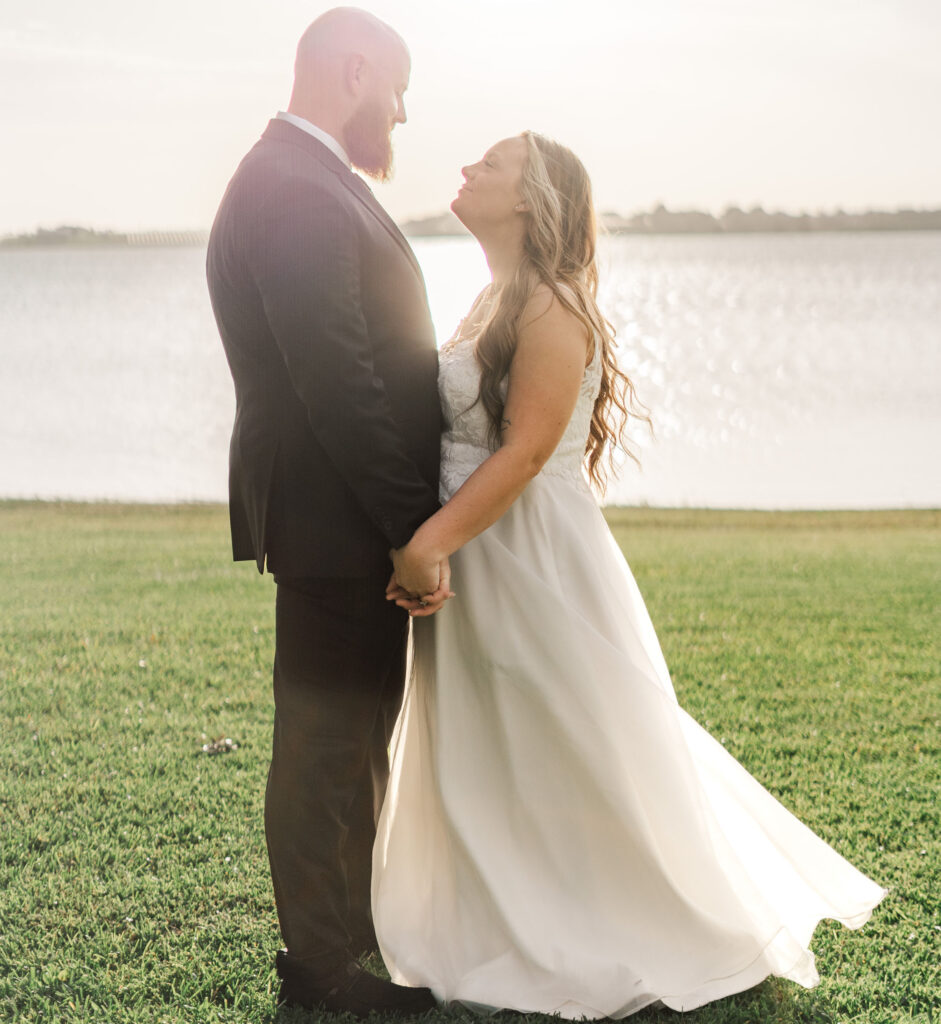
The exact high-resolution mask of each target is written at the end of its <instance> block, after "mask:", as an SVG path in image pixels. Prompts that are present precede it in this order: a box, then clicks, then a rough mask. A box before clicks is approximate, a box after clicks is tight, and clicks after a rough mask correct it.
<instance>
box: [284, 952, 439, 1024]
mask: <svg viewBox="0 0 941 1024" xmlns="http://www.w3.org/2000/svg"><path fill="white" fill-rule="evenodd" d="M275 967H276V969H277V971H278V977H279V978H280V979H281V991H280V993H279V995H278V1002H279V1003H282V1004H284V1005H287V1006H302V1007H304V1009H307V1010H313V1009H323V1010H328V1011H330V1012H332V1013H352V1014H353V1016H354V1017H368V1016H369V1014H370V1013H374V1012H375V1013H381V1014H384V1015H386V1016H394V1017H412V1016H417V1015H418V1014H420V1013H425V1012H426V1011H427V1010H433V1009H434V1008H435V1006H436V1005H437V1003H436V1002H435V997H434V996H433V995H432V994H431V989H427V988H408V987H406V986H405V985H396V984H394V983H393V982H391V981H386V980H385V979H383V978H377V977H376V975H375V974H370V973H369V971H365V970H363V968H362V967H360V966H359V964H358V963H356V961H355V960H350V961H348V962H346V963H344V964H341V965H340V966H339V967H336V968H334V969H333V970H330V971H324V972H320V971H314V970H312V969H311V968H310V967H308V966H307V965H306V964H305V963H304V961H303V960H299V959H298V958H297V957H294V956H291V954H290V953H288V952H287V951H286V950H283V949H279V950H278V953H277V956H276V957H275Z"/></svg>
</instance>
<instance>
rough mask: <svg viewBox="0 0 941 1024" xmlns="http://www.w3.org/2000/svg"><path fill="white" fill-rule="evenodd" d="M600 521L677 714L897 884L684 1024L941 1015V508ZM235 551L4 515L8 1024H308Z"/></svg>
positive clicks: (62, 518)
mask: <svg viewBox="0 0 941 1024" xmlns="http://www.w3.org/2000/svg"><path fill="white" fill-rule="evenodd" d="M609 520H610V522H611V524H612V527H613V529H614V531H615V534H616V536H617V539H618V541H619V542H620V544H621V546H622V547H623V549H624V550H625V553H626V554H627V557H628V559H629V561H630V563H631V565H632V567H633V569H634V572H635V575H636V576H637V578H638V581H639V583H640V586H641V589H642V591H643V593H644V595H645V597H646V600H647V602H648V606H649V608H650V612H651V615H652V617H653V620H654V624H655V625H656V627H657V629H658V632H659V635H660V638H661V642H662V644H663V647H664V651H665V654H666V657H667V661H668V663H669V664H670V666H671V668H672V671H673V675H674V681H675V683H676V687H677V690H678V692H679V696H680V700H681V702H682V703H683V705H684V706H685V707H686V708H687V709H688V710H689V711H690V712H691V713H692V714H693V715H694V716H695V717H696V718H697V719H698V720H699V721H700V722H702V723H703V724H704V725H706V726H707V727H708V728H709V730H710V731H711V732H712V733H713V734H714V735H716V736H717V737H719V738H720V739H722V740H723V742H724V743H725V745H726V747H727V748H728V749H729V750H730V751H731V752H732V753H733V754H734V755H735V756H736V757H738V758H739V759H740V760H741V761H742V762H743V763H744V764H745V765H746V767H747V768H748V769H749V770H750V771H751V772H752V773H753V774H755V775H756V776H757V777H758V778H759V779H760V780H761V781H762V782H763V783H764V784H765V785H766V786H767V787H768V788H769V789H771V790H772V792H774V793H775V794H777V795H779V796H780V797H781V799H782V800H783V801H784V802H785V803H786V804H787V805H788V806H789V807H790V808H791V809H793V810H794V811H795V812H796V813H797V814H798V815H799V816H800V817H801V818H802V819H803V820H804V821H806V822H807V823H808V824H809V825H810V826H811V827H812V828H813V829H815V830H816V831H817V832H818V833H819V834H820V835H822V836H823V837H824V838H825V839H827V840H828V841H829V842H830V843H832V844H833V845H834V846H835V847H836V848H837V849H838V850H840V852H841V853H843V854H844V855H845V856H847V857H849V858H850V859H851V860H852V861H853V862H854V863H855V864H857V865H858V866H859V867H860V868H861V869H862V870H864V871H866V872H867V873H869V874H871V875H872V876H873V877H874V878H876V879H877V880H878V881H880V882H881V883H882V884H884V885H886V886H888V887H889V888H890V889H891V894H890V896H889V897H888V898H887V900H886V901H885V902H884V903H883V905H882V906H881V907H880V908H879V909H878V910H877V911H876V913H875V915H874V917H873V920H872V921H871V922H870V923H869V924H868V925H867V926H866V927H865V928H864V929H862V930H861V931H860V932H849V931H847V930H845V929H842V928H840V927H839V926H836V925H831V924H824V925H822V926H821V928H820V929H819V930H818V932H817V934H816V936H815V938H814V950H815V952H816V954H817V959H818V966H819V969H820V973H821V975H822V976H823V982H822V984H821V985H820V986H819V987H818V988H817V989H815V990H813V991H811V992H807V991H804V990H803V989H800V988H798V987H797V986H795V985H792V984H789V983H784V982H779V981H774V980H773V981H769V982H766V983H764V984H763V985H760V986H758V987H757V988H756V989H754V990H752V991H750V992H747V993H743V994H741V995H740V996H736V997H733V998H731V999H727V1000H723V1001H721V1002H718V1003H715V1004H713V1005H711V1006H708V1007H705V1008H703V1009H702V1010H700V1011H697V1012H695V1013H691V1014H689V1015H686V1016H684V1017H683V1018H682V1019H683V1020H684V1021H686V1020H689V1021H691V1022H693V1024H719V1022H723V1024H757V1022H766V1021H767V1022H771V1021H774V1022H798V1021H799V1022H808V1024H809V1022H824V1024H826V1022H831V1024H832V1022H837V1021H839V1022H850V1021H853V1022H867V1024H875V1022H889V1021H892V1022H894V1021H917V1022H923V1024H928V1022H941V1003H939V978H938V962H939V960H941V956H939V953H941V912H939V901H941V896H939V893H941V885H939V881H941V880H939V874H941V872H939V866H941V849H939V839H938V836H939V832H941V829H939V821H938V818H939V813H938V801H937V796H938V782H939V769H938V765H939V762H938V723H939V719H941V707H939V698H938V689H937V678H936V675H935V673H936V669H937V647H936V638H937V636H938V632H939V630H938V626H939V623H938V615H937V601H938V584H939V565H941V556H939V544H938V541H939V536H941V515H939V514H938V513H934V512H874V513H868V512H866V513H787V514H784V513H747V512H742V513H734V512H697V511H675V512H672V511H656V510H643V509H636V510H611V511H610V512H609ZM229 557H230V556H229V547H228V533H227V520H226V515H225V512H224V510H223V509H220V508H218V507H201V506H191V507H180V508H177V507H173V508H164V507H126V506H108V505H98V506H95V505H69V504H40V503H29V502H6V503H0V574H2V575H0V581H2V584H0V629H2V634H0V713H2V722H3V734H2V737H3V739H2V744H0V764H2V774H0V1020H2V1021H8V1020H9V1021H24V1022H27V1021H96V1022H97V1021H107V1022H112V1021H114V1022H179V1021H245V1022H268V1021H275V1020H276V1021H279V1022H283V1024H289V1022H290V1024H294V1022H297V1024H300V1022H301V1021H306V1020H309V1019H310V1018H309V1017H308V1016H307V1015H305V1014H303V1013H298V1012H284V1011H282V1012H280V1013H276V1012H275V1009H274V997H273V993H274V990H275V979H274V975H273V971H272V959H273V952H274V950H275V948H276V947H277V946H278V945H279V936H278V932H277V925H276V920H275V914H274V907H273V901H272V897H271V892H270V886H269V880H268V874H267V862H266V858H265V850H264V837H263V831H262V793H263V788H264V779H265V772H266V770H267V762H268V754H269V743H270V721H271V711H272V709H271V698H270V685H269V669H270V663H271V657H272V646H273V599H274V587H273V585H272V583H271V581H270V578H265V579H262V578H260V577H259V576H258V575H257V573H256V572H255V570H254V568H253V567H252V566H250V565H247V564H240V565H234V564H232V563H231V562H230V560H229ZM222 736H228V737H231V738H232V739H233V740H234V741H235V742H236V743H237V744H238V749H237V750H234V751H233V752H231V753H229V754H225V755H221V756H216V757H211V756H208V755H206V754H204V753H202V752H201V747H202V744H203V743H205V742H207V741H208V740H212V739H215V738H218V737H222ZM373 966H375V964H373ZM454 1016H455V1015H454V1014H451V1015H446V1014H444V1013H440V1014H437V1015H432V1018H433V1019H435V1020H440V1021H441V1022H444V1021H445V1020H453V1018H454ZM457 1016H462V1015H460V1014H458V1015H457ZM464 1016H466V1015H464ZM633 1019H634V1020H637V1021H639V1022H643V1024H648V1022H654V1021H674V1020H678V1019H680V1018H678V1017H677V1015H675V1014H672V1013H669V1012H666V1011H661V1012H659V1013H658V1012H656V1011H652V1010H649V1011H644V1012H642V1013H640V1014H638V1015H637V1016H636V1017H635V1018H633Z"/></svg>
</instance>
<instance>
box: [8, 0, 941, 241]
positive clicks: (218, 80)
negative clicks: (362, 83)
mask: <svg viewBox="0 0 941 1024" xmlns="http://www.w3.org/2000/svg"><path fill="white" fill-rule="evenodd" d="M328 6H331V5H330V4H329V3H327V4H317V3H309V2H308V3H302V2H300V0H267V2H265V3H261V2H260V0H254V2H251V3H250V2H248V0H161V3H160V4H156V3H154V2H153V0H146V2H143V0H90V2H88V3H85V4H76V3H75V2H74V0H30V2H29V3H28V4H27V3H26V2H25V0H19V2H17V0H3V3H2V5H0V124H2V127H3V157H2V160H0V235H5V234H13V233H19V232H26V231H32V230H35V229H36V228H37V227H54V226H56V225H58V224H76V225H81V226H87V227H94V228H98V229H113V230H118V231H136V230H146V229H167V230H170V229H186V228H197V229H198V228H206V227H208V226H209V224H210V223H211V222H212V218H213V216H214V213H215V209H216V206H217V205H218V202H219V199H220V197H221V195H222V192H223V190H224V188H225V185H226V182H227V181H228V179H229V177H230V176H231V174H232V172H233V171H234V169H235V166H236V165H237V163H238V161H239V159H240V158H241V157H242V155H243V154H244V153H245V152H246V151H247V150H248V149H249V148H250V147H251V145H252V144H253V143H254V142H255V140H256V139H257V138H258V136H259V135H260V134H261V132H262V131H263V130H264V127H265V125H266V123H267V121H268V119H269V118H270V117H271V116H272V115H273V114H274V113H275V112H276V111H277V110H279V109H283V108H284V107H285V106H286V104H287V101H288V98H289V95H290V89H291V78H292V65H293V60H294V49H295V46H296V43H297V39H298V37H299V36H300V34H301V32H302V31H303V30H304V28H305V27H306V26H307V25H308V24H309V22H310V21H312V20H313V18H315V17H316V16H317V15H318V14H319V13H321V11H323V10H325V9H326V8H327V7H328ZM363 6H366V7H367V8H368V9H369V10H371V11H373V13H375V14H377V15H378V16H379V17H381V18H383V19H385V20H386V21H388V22H389V23H390V24H392V25H393V26H394V27H395V28H396V29H397V30H398V31H399V32H400V33H401V34H402V35H403V36H404V37H405V39H406V41H407V42H408V44H409V47H410V50H411V53H412V78H411V84H410V87H409V90H408V92H407V93H406V107H407V112H408V116H409V121H408V123H407V124H406V125H402V126H399V127H397V128H396V131H395V134H394V136H393V138H394V141H395V147H396V176H395V179H394V180H393V181H392V182H391V183H390V184H388V185H382V186H378V187H377V188H376V191H377V194H378V196H379V198H380V200H381V201H382V202H383V203H384V204H385V206H386V207H387V209H388V210H389V211H390V213H391V214H392V215H393V216H394V217H396V218H397V219H399V220H400V221H401V220H405V219H407V218H409V217H415V216H424V215H428V214H434V213H439V212H442V211H443V210H445V209H447V206H448V204H449V203H450V201H451V199H452V198H453V197H454V194H455V193H456V190H457V188H458V186H459V184H460V182H461V175H460V168H461V166H462V165H463V164H466V163H469V162H472V161H474V160H476V159H477V158H479V156H480V155H481V154H482V153H483V151H484V150H485V149H486V148H487V147H488V146H489V145H490V144H491V143H493V142H495V141H497V140H498V139H500V138H503V137H505V136H507V135H511V134H514V133H516V132H518V131H520V130H522V129H524V128H531V129H534V130H537V131H541V132H543V133H545V134H547V135H550V136H552V137H554V138H557V139H558V140H559V141H561V142H564V143H565V144H566V145H568V146H570V147H572V148H573V149H574V150H575V152H576V153H578V154H579V156H580V157H581V158H582V160H583V162H584V163H585V165H586V166H587V167H588V170H589V172H590V173H591V175H592V180H593V182H594V189H595V199H596V205H597V206H598V208H599V209H600V210H605V211H606V210H614V211H618V212H620V213H623V214H630V213H634V212H637V211H638V210H642V209H649V208H650V207H651V206H653V205H654V204H656V203H660V202H662V203H664V204H665V205H666V206H668V207H670V208H671V209H684V208H698V209H703V210H708V211H711V212H713V213H719V212H721V210H723V209H724V208H725V207H726V206H728V205H730V204H735V205H738V206H743V207H746V208H747V207H750V206H753V205H755V204H762V205H763V206H765V208H766V209H783V210H788V211H792V212H796V211H798V210H808V211H820V210H833V209H835V208H837V207H841V208H843V209H847V210H858V209H865V208H883V209H896V208H899V207H906V206H914V207H935V208H936V207H941V131H939V130H938V125H939V116H941V114H939V112H941V59H939V56H938V55H939V53H941V3H938V2H937V0H577V2H574V0H567V2H559V0H464V2H452V0H373V2H368V0H367V2H365V3H364V4H363Z"/></svg>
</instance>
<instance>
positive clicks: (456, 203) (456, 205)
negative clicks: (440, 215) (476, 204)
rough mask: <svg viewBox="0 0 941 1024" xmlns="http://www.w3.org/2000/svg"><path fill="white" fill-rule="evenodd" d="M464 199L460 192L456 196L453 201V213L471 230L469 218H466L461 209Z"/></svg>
mask: <svg viewBox="0 0 941 1024" xmlns="http://www.w3.org/2000/svg"><path fill="white" fill-rule="evenodd" d="M463 199H464V197H463V196H462V195H461V194H460V193H458V194H457V195H456V196H455V197H454V199H453V200H452V201H451V213H453V214H454V216H455V217H457V219H458V220H459V221H460V222H461V223H462V224H463V225H464V227H466V228H468V230H469V229H470V225H469V224H468V223H467V220H466V219H465V216H464V214H463V213H462V211H461V207H462V205H463Z"/></svg>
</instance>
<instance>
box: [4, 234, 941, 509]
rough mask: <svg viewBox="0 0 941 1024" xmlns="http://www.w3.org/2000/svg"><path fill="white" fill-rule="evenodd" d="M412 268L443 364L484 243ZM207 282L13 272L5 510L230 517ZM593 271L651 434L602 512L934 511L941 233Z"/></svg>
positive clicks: (756, 248)
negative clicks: (73, 507) (166, 509)
mask: <svg viewBox="0 0 941 1024" xmlns="http://www.w3.org/2000/svg"><path fill="white" fill-rule="evenodd" d="M413 244H414V248H415V251H416V253H417V255H418V258H419V260H420V262H421V264H422V267H423V269H424V272H425V277H426V281H427V285H428V293H429V300H430V302H431V306H432V313H433V316H434V320H435V325H436V327H437V329H438V334H439V337H440V338H441V339H442V340H444V339H446V338H447V337H448V336H449V335H450V334H451V332H452V331H453V329H454V327H455V326H456V323H457V321H458V319H459V318H460V317H461V316H462V315H463V313H464V312H465V310H466V308H467V307H468V305H469V304H470V302H471V300H472V299H473V297H474V295H476V293H477V292H478V291H479V290H480V288H481V287H483V285H484V284H485V283H486V281H487V268H486V264H485V262H484V260H483V258H482V256H481V254H480V251H479V250H478V248H477V246H476V243H474V241H473V240H472V239H469V238H435V239H416V240H414V241H413ZM204 259H205V254H204V251H203V250H202V249H200V248H197V247H192V248H129V249H106V248H105V249H78V248H74V249H72V248H62V249H5V250H0V353H2V360H3V362H2V365H3V374H2V376H0V497H39V498H71V499H81V500H85V499H88V500H91V499H114V500H125V501H194V500H195V501H207V500H208V501H222V500H224V499H225V497H226V475H227V450H228V439H229V431H230V427H231V422H232V416H233V410H234V399H233V393H232V383H231V379H230V377H229V372H228V367H227V366H226V363H225V359H224V356H223V352H222V346H221V343H220V341H219V338H218V335H217V334H216V329H215V324H214V321H213V318H212V313H211V310H210V308H209V300H208V296H207V293H206V286H205V278H204V270H203V267H204ZM601 263H602V287H601V293H600V300H601V304H602V307H603V309H604V311H605V313H606V315H607V316H608V318H609V319H610V320H611V321H612V323H613V324H614V326H615V327H616V328H617V332H618V338H619V340H620V349H619V351H620V360H621V365H622V366H623V367H624V369H625V370H626V371H627V372H628V373H629V374H630V376H631V377H632V379H633V380H634V382H635V385H636V388H637V391H638V394H639V396H640V397H641V398H642V400H643V401H644V402H645V403H646V405H647V406H648V407H649V409H650V411H651V415H652V418H653V420H654V425H655V430H656V437H655V438H650V437H649V435H648V434H647V433H646V429H645V428H644V429H636V430H634V431H633V433H632V437H633V438H634V443H635V445H636V448H637V451H638V453H639V455H640V458H641V462H642V469H640V470H637V469H636V468H634V467H633V465H632V464H627V465H626V466H625V467H624V468H623V470H622V472H621V475H620V478H619V480H618V481H617V482H616V483H615V484H613V485H612V486H611V487H610V488H609V492H608V495H607V498H606V500H607V501H608V502H609V503H618V504H649V505H658V506H700V507H716V508H901V507H926V506H929V507H937V506H939V505H941V474H939V472H938V468H937V465H938V457H937V450H938V447H939V440H941V401H939V384H941V232H898V233H894V232H892V233H890V232H886V233H877V232H865V233H863V232H860V233H843V234H839V233H832V234H825V233H821V234H808V235H796V234H789V235H784V234H782V235H769V234H766V235H720V236H715V235H702V236H695V235H684V236H680V235H676V236H615V237H610V238H605V239H603V240H602V244H601Z"/></svg>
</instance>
